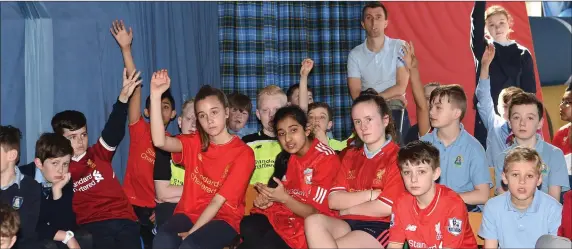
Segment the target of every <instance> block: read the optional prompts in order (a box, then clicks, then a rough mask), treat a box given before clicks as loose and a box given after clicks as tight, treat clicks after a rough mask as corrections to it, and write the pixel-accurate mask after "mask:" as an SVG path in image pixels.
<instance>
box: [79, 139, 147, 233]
mask: <svg viewBox="0 0 572 249" xmlns="http://www.w3.org/2000/svg"><path fill="white" fill-rule="evenodd" d="M114 152H115V148H113V147H110V146H108V145H107V144H106V143H105V141H103V139H102V138H99V141H98V142H97V143H96V144H94V145H92V146H91V147H89V148H88V149H87V151H86V152H85V154H83V155H81V156H79V157H76V158H72V160H71V161H70V166H69V169H70V173H71V179H72V180H73V191H74V196H73V210H74V212H75V213H76V219H77V223H78V224H80V225H81V224H85V223H90V222H96V221H102V220H110V219H129V220H133V221H135V220H137V217H136V216H135V213H134V212H133V208H132V207H131V205H130V204H129V200H127V196H125V193H123V189H122V188H121V184H120V183H119V181H118V180H117V178H115V172H113V168H112V166H111V159H112V158H113V153H114Z"/></svg>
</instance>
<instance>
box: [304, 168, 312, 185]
mask: <svg viewBox="0 0 572 249" xmlns="http://www.w3.org/2000/svg"><path fill="white" fill-rule="evenodd" d="M313 173H314V169H311V168H306V169H305V170H304V181H306V184H312V174H313Z"/></svg>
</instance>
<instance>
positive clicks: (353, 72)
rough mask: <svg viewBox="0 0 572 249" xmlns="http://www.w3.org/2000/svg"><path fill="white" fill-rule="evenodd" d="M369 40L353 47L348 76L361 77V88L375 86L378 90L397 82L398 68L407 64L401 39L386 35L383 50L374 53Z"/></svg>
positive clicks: (349, 59)
mask: <svg viewBox="0 0 572 249" xmlns="http://www.w3.org/2000/svg"><path fill="white" fill-rule="evenodd" d="M366 42H367V40H366V41H365V42H364V43H362V44H360V45H358V46H357V47H355V48H354V49H352V51H351V52H350V54H349V56H348V77H349V78H360V79H361V90H362V91H363V90H366V89H368V88H373V89H375V90H376V91H377V92H383V91H385V89H387V88H390V87H392V86H394V85H395V84H396V83H397V68H400V67H403V66H405V64H404V62H403V59H402V56H403V49H402V48H401V46H402V45H403V44H404V43H405V42H404V41H402V40H399V39H392V38H389V37H387V36H385V41H384V44H383V48H382V49H381V51H379V52H377V53H374V52H372V51H370V50H369V49H368V48H367V45H366Z"/></svg>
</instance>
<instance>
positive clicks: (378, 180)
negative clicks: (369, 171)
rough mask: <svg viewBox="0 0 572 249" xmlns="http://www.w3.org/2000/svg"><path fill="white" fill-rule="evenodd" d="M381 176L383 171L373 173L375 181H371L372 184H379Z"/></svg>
mask: <svg viewBox="0 0 572 249" xmlns="http://www.w3.org/2000/svg"><path fill="white" fill-rule="evenodd" d="M383 174H385V169H380V170H378V171H377V173H375V180H373V184H380V183H381V178H383Z"/></svg>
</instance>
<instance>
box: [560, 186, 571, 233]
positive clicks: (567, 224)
mask: <svg viewBox="0 0 572 249" xmlns="http://www.w3.org/2000/svg"><path fill="white" fill-rule="evenodd" d="M558 236H562V237H566V238H569V239H572V191H568V193H566V194H564V205H563V206H562V223H561V224H560V227H559V228H558Z"/></svg>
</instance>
